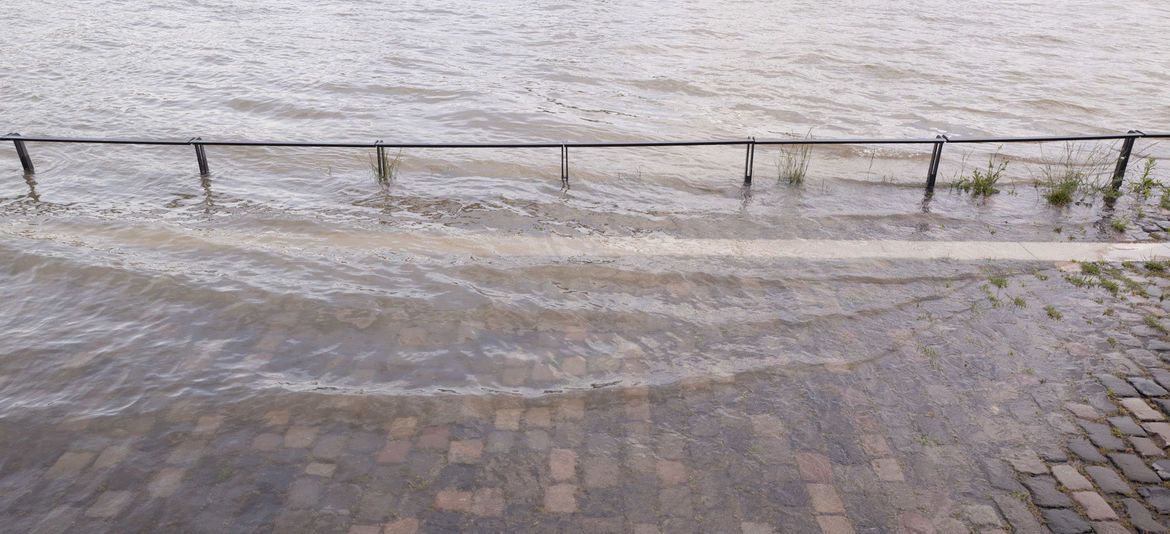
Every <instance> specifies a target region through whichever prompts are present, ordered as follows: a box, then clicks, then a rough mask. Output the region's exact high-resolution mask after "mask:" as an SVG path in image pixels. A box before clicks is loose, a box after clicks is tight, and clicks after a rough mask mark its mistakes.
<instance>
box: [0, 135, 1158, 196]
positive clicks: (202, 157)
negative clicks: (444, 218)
mask: <svg viewBox="0 0 1170 534" xmlns="http://www.w3.org/2000/svg"><path fill="white" fill-rule="evenodd" d="M1138 138H1145V139H1164V138H1170V133H1154V134H1147V133H1144V132H1142V131H1140V130H1130V131H1128V132H1126V133H1124V134H1104V135H1068V136H1036V137H966V138H964V137H954V138H952V137H948V136H946V135H939V136H936V137H934V138H933V139H931V138H909V139H811V138H803V139H802V138H794V139H756V138H755V137H749V138H746V139H716V140H703V141H619V142H573V143H570V142H564V143H385V142H382V141H381V140H378V141H374V142H372V143H336V142H297V141H208V140H204V139H203V138H201V137H192V138H191V139H188V140H186V141H181V140H165V139H109V138H91V137H24V136H21V135H20V134H18V133H10V134H7V135H4V136H0V141H12V143H13V145H14V146H15V147H16V153H17V155H18V156H19V157H20V164H21V166H22V167H23V168H24V172H25V173H28V174H32V173H34V172H36V171H35V168H34V166H33V161H32V157H31V156H29V152H28V147H27V145H26V143H85V144H115V145H175V146H190V147H193V148H194V149H195V159H196V162H197V163H198V165H199V174H201V175H204V176H206V175H208V174H210V172H211V171H210V167H209V166H208V164H207V152H206V149H205V147H208V146H247V147H299V148H373V149H374V150H375V154H376V158H377V168H378V173H379V175H383V174H384V173H385V172H386V169H387V168H388V167H387V165H388V164H387V161H386V149H387V148H397V149H405V148H417V149H443V148H448V149H456V148H496V149H507V148H511V149H527V148H557V149H560V152H561V184H562V185H563V186H568V185H569V149H570V148H632V147H680V146H736V145H742V146H744V147H745V151H746V152H745V154H744V175H743V183H744V185H745V186H750V185H751V183H752V169H753V166H754V164H755V152H756V146H757V145H931V147H932V148H931V154H930V166H929V167H928V169H927V173H926V190H927V192H928V193H930V192H932V191H933V190H934V185H935V179H936V177H937V176H938V165H939V162H940V160H941V159H942V152H943V147H944V146H946V145H947V144H964V143H1045V142H1060V141H1065V142H1069V141H1072V142H1076V141H1116V140H1121V141H1122V144H1121V149H1120V154H1119V155H1118V158H1117V165H1116V166H1115V168H1114V171H1113V188H1114V189H1115V190H1116V189H1120V187H1121V184H1122V181H1123V180H1124V178H1125V169H1126V166H1127V165H1128V163H1129V157H1130V154H1131V152H1132V151H1133V144H1134V141H1135V140H1137V139H1138Z"/></svg>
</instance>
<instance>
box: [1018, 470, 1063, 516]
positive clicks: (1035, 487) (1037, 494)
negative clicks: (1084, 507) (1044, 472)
mask: <svg viewBox="0 0 1170 534" xmlns="http://www.w3.org/2000/svg"><path fill="white" fill-rule="evenodd" d="M1021 482H1023V484H1024V487H1026V488H1028V491H1029V492H1030V493H1031V494H1032V502H1033V503H1035V504H1036V506H1040V507H1042V508H1067V507H1069V506H1072V501H1069V500H1068V497H1067V496H1066V495H1065V494H1064V493H1063V492H1061V491H1060V490H1058V489H1056V479H1054V478H1052V477H1049V476H1036V477H1028V478H1025V479H1024V480H1022V481H1021Z"/></svg>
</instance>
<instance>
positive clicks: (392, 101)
mask: <svg viewBox="0 0 1170 534" xmlns="http://www.w3.org/2000/svg"><path fill="white" fill-rule="evenodd" d="M0 27H3V28H5V31H4V32H2V33H0V117H2V119H0V120H2V122H3V124H2V125H0V127H2V128H4V129H5V131H18V132H20V133H22V134H24V135H53V136H93V137H148V138H165V139H188V138H190V137H193V136H202V137H203V138H204V139H240V140H282V141H321V140H325V141H359V142H369V141H373V140H375V139H382V140H385V141H386V142H396V141H397V142H489V141H493V142H527V141H533V142H537V141H540V142H548V141H551V142H561V141H595V140H596V141H627V140H680V139H711V138H744V137H748V136H756V137H761V138H767V137H780V136H784V135H807V134H809V133H810V132H811V135H814V136H818V137H933V136H934V135H936V134H938V133H948V134H950V135H958V136H964V135H966V136H971V135H1038V134H1093V133H1120V132H1124V131H1126V130H1127V129H1130V128H1140V129H1146V130H1147V131H1159V130H1161V131H1164V130H1166V129H1170V107H1168V106H1166V102H1167V101H1170V69H1168V68H1167V67H1168V66H1170V65H1168V63H1167V59H1166V57H1167V56H1166V54H1165V51H1166V49H1167V45H1168V44H1170V38H1168V37H1167V36H1168V35H1170V5H1168V4H1166V3H1164V2H1158V1H1152V0H1138V1H1134V2H1128V3H1123V4H1118V3H1116V2H1104V1H1097V0H1078V1H1071V2H1060V3H1054V2H1020V1H1000V0H997V1H976V2H955V1H930V2H927V1H912V2H897V3H890V2H877V1H853V2H821V1H818V2H811V1H792V2H727V1H721V0H711V1H693V0H692V1H680V2H671V3H621V2H618V3H614V2H604V1H581V2H545V3H536V4H534V3H531V2H514V1H500V2H490V3H484V2H457V1H427V2H415V1H405V2H397V3H394V4H386V3H380V2H362V1H345V2H340V1H322V2H300V3H297V2H287V1H277V0H264V1H257V2H247V3H243V4H241V3H235V2H231V3H229V2H215V1H176V2H163V3H151V4H149V5H144V4H140V3H125V2H109V1H105V2H102V1H92V0H78V1H73V2H68V3H42V2H32V1H27V0H12V1H9V2H7V3H6V4H5V9H4V10H3V11H2V12H0ZM29 147H30V150H31V152H32V157H33V159H34V161H35V163H36V166H37V171H38V172H37V173H36V174H35V175H30V176H24V175H23V173H22V172H21V170H20V164H19V162H18V160H17V158H16V154H15V151H14V150H13V148H12V147H11V144H9V143H5V146H3V147H0V258H3V260H0V287H3V288H4V291H3V295H4V298H5V301H6V302H5V304H4V306H3V307H2V308H0V417H5V418H27V417H37V418H48V419H69V418H73V419H78V418H80V419H85V418H89V417H97V416H110V415H119V414H132V413H147V412H151V411H154V410H158V409H161V408H162V407H164V406H166V405H167V404H168V403H169V402H171V401H172V400H173V399H176V398H186V399H200V400H201V401H204V402H207V403H211V404H215V403H217V402H225V403H226V402H248V401H249V400H251V399H263V398H265V397H266V396H268V395H270V394H272V393H271V392H275V391H279V392H289V391H292V392H298V391H318V392H338V391H339V392H348V393H353V394H377V395H436V394H448V393H450V392H456V393H474V394H488V393H493V392H510V393H516V394H522V395H529V396H534V395H543V394H547V393H548V392H556V391H564V390H568V389H575V388H585V389H589V388H593V387H601V386H608V385H612V384H623V385H628V384H646V383H650V384H655V383H670V382H672V381H675V380H679V379H681V378H685V377H687V376H692V375H696V374H698V375H711V374H725V373H732V372H736V371H740V370H744V369H754V368H764V367H777V366H786V365H800V364H821V363H826V362H849V361H856V360H860V359H865V358H871V357H875V356H878V355H880V354H883V353H887V352H889V351H891V350H895V349H896V348H897V347H896V345H897V343H898V342H897V341H896V340H894V339H891V338H890V337H889V336H885V335H883V333H884V332H886V331H888V330H889V329H890V328H892V327H895V326H896V325H899V324H902V323H903V322H904V321H906V320H907V319H909V318H911V317H912V316H914V315H915V314H916V313H919V311H918V310H917V308H919V307H920V306H921V305H922V304H923V303H926V302H930V301H931V299H932V298H934V297H933V295H934V293H935V292H936V291H937V289H938V288H939V287H940V285H942V284H946V285H947V287H949V284H951V283H952V282H953V283H956V284H960V283H975V282H974V280H975V279H976V278H978V277H981V276H983V274H982V273H980V272H978V269H976V268H973V267H971V266H969V265H957V264H956V265H950V266H946V267H945V268H942V269H941V270H940V268H939V267H938V266H937V265H934V266H931V265H927V264H905V263H897V262H889V261H853V262H832V261H822V262H812V261H794V260H783V261H780V260H766V259H760V258H755V259H750V258H736V257H734V256H726V255H697V256H686V257H652V256H643V255H639V254H637V253H633V254H630V255H628V256H622V257H617V258H601V257H595V256H591V255H589V254H585V253H578V252H574V251H573V250H571V249H569V250H550V251H548V252H547V253H546V254H525V255H513V254H508V253H506V252H504V251H499V250H493V249H492V246H491V245H490V244H487V243H488V240H489V238H490V239H491V240H495V241H490V242H507V240H508V239H509V238H510V237H541V236H550V235H551V236H560V237H577V238H581V239H583V240H595V241H602V242H604V241H605V240H606V239H610V238H617V237H620V238H630V237H634V238H643V239H647V240H656V239H666V238H670V239H676V238H677V239H706V238H714V239H728V238H744V239H754V238H767V239H796V238H819V239H900V240H954V239H974V240H1007V239H1020V240H1041V241H1048V240H1052V241H1064V240H1067V239H1070V238H1071V239H1087V240H1126V239H1137V238H1142V237H1143V236H1142V235H1139V234H1137V233H1134V232H1131V233H1129V234H1119V233H1117V232H1115V231H1111V230H1110V228H1109V226H1108V225H1107V224H1104V223H1103V221H1107V220H1109V218H1110V217H1112V216H1114V213H1113V212H1112V211H1110V210H1109V209H1108V208H1106V207H1104V206H1103V205H1102V203H1100V202H1098V201H1096V200H1094V199H1092V198H1090V199H1088V200H1086V201H1085V202H1082V203H1080V204H1078V205H1075V206H1073V207H1071V208H1066V209H1056V208H1052V207H1049V206H1047V205H1046V204H1045V203H1044V202H1043V201H1042V199H1041V197H1040V191H1039V190H1038V189H1037V188H1035V187H1033V185H1032V184H1033V182H1035V181H1036V180H1037V179H1038V177H1039V176H1041V171H1038V170H1037V169H1042V168H1043V161H1044V158H1048V157H1051V155H1052V154H1054V153H1060V152H1061V150H1062V147H1060V146H1055V147H1054V146H1048V147H1045V150H1047V151H1048V152H1047V155H1045V153H1042V152H1041V151H1040V150H1039V148H1038V147H1035V146H1031V147H1023V148H1021V147H1015V146H1013V147H1005V148H1003V153H1004V154H1005V157H1007V158H1008V159H1009V160H1010V161H1011V165H1010V166H1009V167H1008V170H1007V176H1006V177H1005V179H1004V183H1005V184H1014V185H1005V187H1004V188H1005V189H1006V190H1005V194H1000V195H997V196H995V197H993V198H991V199H989V200H986V201H973V200H972V199H971V198H970V197H969V196H965V195H962V194H960V193H958V192H955V191H952V190H949V189H947V188H946V187H945V186H942V187H940V190H939V192H938V193H937V194H936V195H935V196H934V198H932V199H931V200H930V202H927V203H924V202H923V191H922V189H921V184H922V182H923V180H924V175H925V168H926V162H927V160H928V159H929V156H928V154H927V152H926V150H925V149H924V148H921V147H920V148H898V149H885V148H883V149H878V148H875V147H872V146H869V147H867V146H858V147H842V148H836V149H827V148H825V149H817V150H814V151H813V153H812V159H811V162H810V165H809V175H808V178H807V179H806V180H805V183H804V184H803V185H802V186H792V185H789V184H787V183H785V182H783V181H781V180H778V177H777V175H778V170H777V167H778V166H779V164H780V163H781V161H782V155H781V154H780V152H779V151H778V150H776V149H771V148H765V147H761V148H760V149H758V151H757V154H756V160H757V163H756V169H755V172H756V181H755V182H756V183H755V185H754V186H753V187H752V188H751V189H750V190H745V189H744V188H743V187H742V186H741V182H742V175H743V152H742V150H743V149H742V147H705V148H680V149H629V150H608V151H603V150H597V149H582V150H575V151H573V153H572V154H571V155H570V166H571V167H570V169H571V171H570V172H571V186H570V187H569V188H568V189H562V188H561V183H560V179H559V175H558V172H557V158H558V153H557V151H556V150H547V149H542V150H535V149H532V150H491V151H472V150H418V149H416V150H404V151H403V152H402V153H401V154H400V155H398V158H399V162H400V166H399V168H398V174H397V176H396V177H395V179H394V180H392V181H390V182H389V183H379V182H378V181H377V180H375V178H374V175H373V173H372V172H371V170H370V162H371V161H372V160H371V158H372V154H371V153H370V152H371V151H369V150H358V149H349V150H323V149H275V148H273V149H265V148H221V147H209V148H208V156H209V160H210V166H211V170H212V174H211V175H210V176H209V177H207V178H201V177H200V176H199V175H198V173H197V171H196V166H195V158H194V154H193V153H192V151H191V150H190V148H188V147H124V146H105V145H59V144H43V143H32V144H30V145H29ZM994 148H995V147H989V148H988V150H992V149H994ZM1115 149H1116V147H1115V146H1112V145H1106V146H1105V147H1104V148H1103V150H1115ZM1073 150H1074V151H1081V150H1088V149H1085V148H1083V147H1073ZM1137 150H1138V153H1139V155H1141V156H1146V155H1152V156H1159V150H1164V149H1162V148H1161V147H1159V146H1158V145H1157V144H1154V143H1147V142H1140V143H1139V145H1138V147H1137ZM1114 154H1115V152H1114ZM986 157H987V152H978V151H967V150H966V149H959V148H953V147H952V148H949V149H948V152H947V157H946V159H945V160H944V162H943V167H942V170H941V175H942V177H943V178H942V180H943V181H944V182H946V181H948V180H951V179H954V178H956V177H958V176H960V175H961V174H962V173H963V172H965V170H966V169H969V168H971V167H972V166H977V165H981V164H982V158H986ZM1109 157H1113V156H1112V155H1110V156H1109ZM1111 164H1112V161H1111V160H1108V161H1106V162H1105V163H1104V165H1111ZM1120 206H1121V207H1120V208H1118V209H1128V210H1130V211H1131V212H1134V210H1136V209H1137V207H1138V204H1136V203H1134V202H1133V201H1131V200H1126V199H1123V201H1122V203H1121V205H1120ZM1146 209H1148V210H1152V209H1153V208H1152V207H1150V206H1146ZM1135 213H1136V212H1135ZM1128 217H1130V218H1131V219H1132V218H1135V217H1137V215H1135V214H1133V213H1131V214H1130V215H1128ZM448 238H458V239H462V240H465V241H466V240H471V241H475V240H477V239H480V238H483V239H484V240H485V244H484V245H483V246H482V247H480V250H478V251H468V250H466V249H456V248H448V247H447V245H445V243H448V241H447V239H448ZM404 242H409V243H411V246H409V247H406V246H403V245H402V244H403V243H404ZM952 311H957V310H952ZM826 331H832V332H836V334H834V335H833V336H831V339H825V336H821V335H819V333H823V332H826Z"/></svg>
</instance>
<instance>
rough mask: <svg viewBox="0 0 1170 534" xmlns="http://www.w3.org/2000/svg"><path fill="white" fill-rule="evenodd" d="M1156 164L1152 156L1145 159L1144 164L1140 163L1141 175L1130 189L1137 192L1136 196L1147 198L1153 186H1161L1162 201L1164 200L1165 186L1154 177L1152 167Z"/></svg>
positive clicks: (1152, 190)
mask: <svg viewBox="0 0 1170 534" xmlns="http://www.w3.org/2000/svg"><path fill="white" fill-rule="evenodd" d="M1157 165H1158V163H1157V161H1155V160H1154V158H1148V159H1146V161H1145V164H1144V165H1142V176H1141V178H1138V181H1137V182H1134V184H1133V186H1132V189H1133V192H1134V193H1135V194H1137V196H1139V197H1141V198H1149V197H1150V194H1151V193H1153V192H1154V188H1155V187H1161V188H1162V199H1163V202H1165V199H1166V186H1164V185H1162V183H1161V182H1159V181H1158V180H1156V179H1154V167H1156V166H1157Z"/></svg>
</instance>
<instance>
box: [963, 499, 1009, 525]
mask: <svg viewBox="0 0 1170 534" xmlns="http://www.w3.org/2000/svg"><path fill="white" fill-rule="evenodd" d="M963 516H964V517H966V518H967V521H968V522H969V523H971V524H972V525H975V526H977V527H999V526H1003V522H1002V521H1000V519H999V514H997V513H996V512H995V508H992V507H991V506H988V505H986V504H969V505H967V506H964V507H963Z"/></svg>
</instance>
